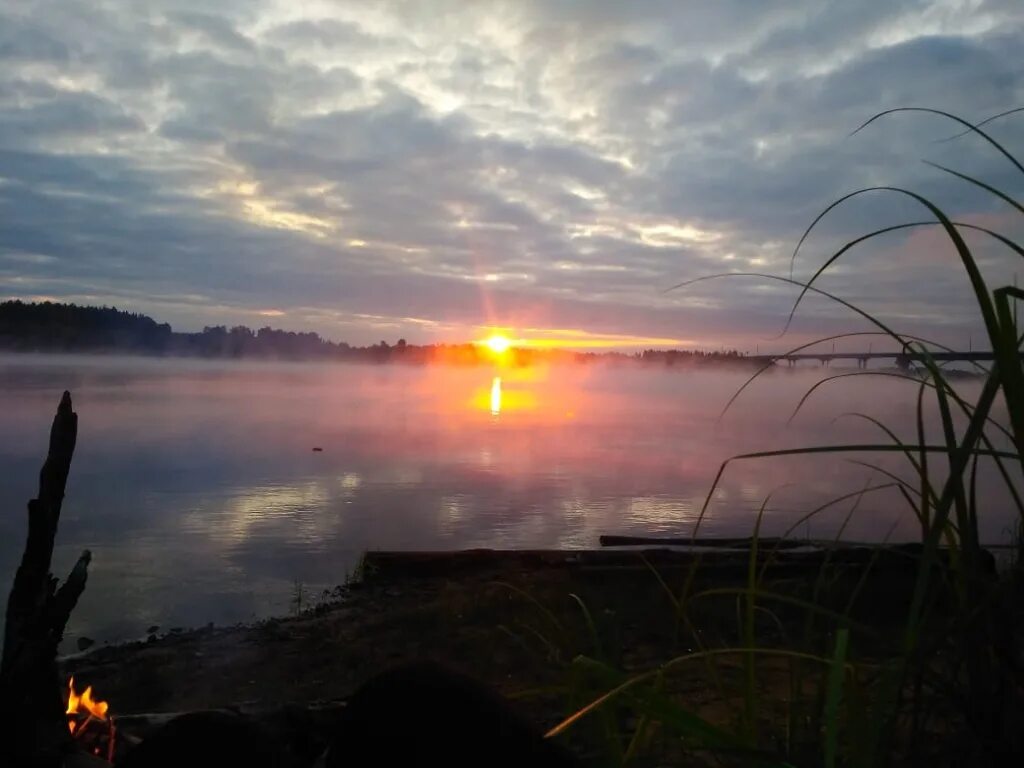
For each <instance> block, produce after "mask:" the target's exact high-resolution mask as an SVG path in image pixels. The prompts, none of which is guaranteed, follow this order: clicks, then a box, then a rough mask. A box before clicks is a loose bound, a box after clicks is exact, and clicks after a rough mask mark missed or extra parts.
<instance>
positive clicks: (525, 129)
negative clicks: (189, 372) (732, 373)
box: [0, 0, 1024, 350]
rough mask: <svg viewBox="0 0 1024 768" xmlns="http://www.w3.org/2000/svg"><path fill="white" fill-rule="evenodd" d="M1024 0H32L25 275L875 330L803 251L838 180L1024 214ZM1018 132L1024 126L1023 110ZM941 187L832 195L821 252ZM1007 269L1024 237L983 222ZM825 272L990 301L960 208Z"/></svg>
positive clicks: (637, 324) (189, 306)
mask: <svg viewBox="0 0 1024 768" xmlns="http://www.w3.org/2000/svg"><path fill="white" fill-rule="evenodd" d="M1021 39H1024V3H1021V2H1020V1H1019V0H950V1H948V2H913V1H911V2H895V1H894V0H857V1H856V2H851V1H850V0H843V1H839V0H837V1H836V2H826V1H824V0H777V1H776V0H757V1H756V2H755V1H754V0H751V1H750V2H743V1H742V0H719V1H718V2H693V3H684V2H676V1H675V0H665V1H663V2H620V1H619V0H594V1H593V2H570V1H569V0H546V1H543V2H541V1H539V0H538V2H530V1H529V0H511V1H510V2H507V3H498V2H494V3H492V2H484V1H483V0H481V1H480V2H465V0H453V1H452V2H445V1H444V0H438V1H437V2H393V3H389V2H369V1H368V2H330V1H328V0H313V1H312V2H303V3H293V2H283V0H282V1H280V2H272V1H268V0H221V2H218V3H211V2H208V0H202V1H200V0H151V1H150V2H136V1H135V0H89V1H88V2H79V1H78V0H54V1H53V2H48V1H46V0H40V1H38V2H37V1H35V0H28V1H26V0H6V1H5V2H4V3H3V4H2V6H0V297H19V298H24V299H31V298H42V297H48V298H53V299H59V300H73V301H77V302H82V303H90V304H111V305H116V306H118V307H120V308H128V309H133V310H139V311H143V312H146V313H149V314H151V315H153V316H155V317H156V318H158V319H160V320H166V321H169V322H171V323H172V324H173V325H174V326H175V327H176V328H178V329H184V330H190V329H197V328H200V327H202V326H203V325H206V324H214V323H226V324H236V323H244V324H247V325H250V326H259V325H267V324H269V325H273V326H275V327H284V328H290V329H313V330H318V331H320V332H321V333H322V334H324V335H325V336H328V337H330V338H334V339H345V340H349V341H352V342H359V343H363V342H375V341H377V340H380V339H387V340H389V341H394V340H395V339H397V338H399V337H400V336H403V337H405V338H407V339H409V341H410V342H430V341H438V340H447V341H461V340H466V339H472V338H476V337H478V336H479V335H480V334H481V333H482V330H481V329H482V328H483V327H484V326H500V327H510V328H512V329H514V330H515V333H516V334H518V335H522V336H535V337H557V338H563V339H575V340H579V342H580V343H581V344H582V343H586V342H590V341H593V340H594V339H595V338H596V339H603V340H604V341H602V342H600V343H609V344H610V343H613V342H617V341H621V342H629V341H637V342H638V343H647V342H650V343H654V342H655V341H660V342H663V343H664V344H668V343H674V344H685V345H693V346H703V347H718V346H738V347H740V348H742V349H750V350H753V349H755V346H759V347H760V348H761V349H762V350H764V349H766V348H777V347H778V346H779V345H780V344H781V345H786V344H788V343H790V342H792V343H796V342H798V341H800V340H802V339H803V338H806V337H807V335H808V334H813V333H822V334H824V333H836V332H843V331H846V330H851V331H852V330H860V329H863V327H864V326H863V323H861V322H858V321H857V320H856V318H854V317H851V315H850V314H849V313H848V312H846V311H845V310H842V309H839V308H836V307H835V306H833V305H829V304H828V303H827V302H824V301H811V302H808V304H807V305H806V307H805V308H804V309H803V310H802V312H801V315H800V318H801V319H800V320H799V322H798V324H797V326H796V327H795V329H794V331H793V332H792V333H791V334H790V336H789V337H787V339H786V340H784V341H783V342H779V341H769V340H768V339H769V337H772V336H774V335H775V334H776V333H777V332H778V330H779V329H780V328H781V324H782V322H783V320H784V318H785V315H786V313H787V311H788V308H789V305H790V302H791V301H792V298H793V292H792V290H791V289H790V288H788V287H786V286H784V285H782V284H778V283H774V284H773V283H771V282H767V281H764V280H757V279H749V278H740V277H737V278H728V279H724V280H720V281H712V282H708V283H702V284H700V285H697V286H693V287H691V288H688V289H686V290H681V291H673V292H665V290H664V289H666V288H667V287H669V286H671V285H673V284H674V283H678V282H680V281H683V280H687V279H689V278H694V277H698V276H701V275H709V274H714V273H720V272H767V273H771V274H776V275H788V274H789V258H790V254H791V252H792V249H793V246H794V245H795V243H796V241H797V239H798V238H799V236H800V234H801V232H802V230H803V228H804V227H805V226H806V225H807V224H808V223H809V222H810V221H811V220H812V219H813V217H814V216H815V214H816V213H817V212H818V211H819V210H821V209H822V208H823V207H824V206H825V205H827V204H828V203H829V202H830V201H831V200H832V199H834V198H835V197H837V196H839V195H842V194H843V193H845V192H848V191H851V190H854V189H856V188H858V187H861V186H865V185H874V184H892V185H897V186H908V187H911V188H913V189H915V190H918V191H920V192H921V193H923V194H926V195H928V196H930V197H933V198H934V199H935V200H936V201H938V202H940V203H941V204H942V205H944V206H948V208H949V210H950V213H951V214H955V216H956V218H958V219H959V220H963V221H967V222H973V223H976V224H982V225H985V226H991V227H996V228H999V229H1001V230H1002V231H1004V232H1006V233H1008V234H1020V225H1019V223H1018V221H1019V219H1020V218H1021V217H1020V216H1019V214H1018V215H1017V216H1016V218H1015V217H1013V216H1012V215H1011V213H1010V209H1009V208H1008V206H1006V204H1005V203H1002V202H1000V201H999V200H997V199H994V198H992V197H991V196H986V195H985V194H984V193H982V192H979V191H977V190H972V189H971V188H969V187H968V186H966V185H964V184H963V183H962V182H960V181H957V180H956V179H953V178H951V177H948V176H945V175H944V174H942V173H941V172H939V171H936V170H934V169H933V168H931V167H929V166H927V165H925V164H924V163H922V162H921V161H922V160H924V159H927V160H933V161H935V162H939V163H943V164H947V165H950V166H953V167H955V168H958V169H961V170H964V171H966V172H969V173H972V174H975V175H978V176H981V177H984V178H985V179H986V180H988V181H990V182H991V183H994V184H997V185H1001V186H1002V187H1003V188H1004V189H1006V190H1007V191H1009V192H1012V193H1017V194H1019V193H1021V192H1022V190H1024V177H1022V175H1021V174H1020V173H1019V172H1015V171H1014V169H1013V168H1012V166H1010V165H1009V163H1007V162H1006V161H1005V159H1003V158H1001V157H1000V156H999V154H998V153H997V152H995V151H994V150H993V149H992V148H991V147H989V146H987V145H985V144H984V142H982V141H979V140H978V139H977V137H972V136H967V137H963V138H960V139H957V140H955V141H941V140H942V139H945V138H947V137H949V136H951V135H952V134H955V133H956V132H957V131H956V129H955V126H953V125H951V124H950V123H947V122H944V121H943V120H941V119H938V118H935V117H931V116H928V115H922V114H900V115H895V116H893V117H891V118H888V119H887V120H884V121H880V122H878V123H876V124H874V125H872V126H870V127H869V129H867V130H865V131H864V132H862V133H858V134H857V135H854V136H850V135H849V134H850V132H851V131H852V130H853V129H854V128H856V127H857V125H858V124H860V123H861V122H862V121H863V120H865V119H867V118H868V117H870V116H871V115H872V114H874V113H875V112H877V111H879V110H883V109H886V108H890V107H897V106H928V107H936V108H940V109H944V110H950V111H953V112H956V113H958V114H960V115H962V116H963V117H965V118H967V119H969V120H974V121H977V120H981V119H983V118H985V117H988V116H990V115H992V114H995V113H998V112H1001V111H1004V110H1006V109H1010V108H1013V107H1019V106H1024V57H1022V56H1021V55H1020V41H1021ZM987 128H989V129H990V130H991V133H992V135H993V136H994V137H996V138H997V139H999V140H1000V141H1003V142H1005V143H1006V146H1007V148H1009V149H1010V150H1011V151H1015V152H1018V153H1020V154H1022V155H1024V117H1022V116H1015V117H1007V118H1005V119H1002V120H999V121H996V122H994V123H992V124H991V125H990V126H987ZM926 218H928V217H927V215H924V214H923V212H922V211H921V210H920V209H918V208H915V207H914V205H913V204H912V203H910V202H909V201H905V200H901V199H899V198H897V197H896V196H892V195H889V196H885V195H873V196H865V197H864V198H860V199H858V200H856V201H854V202H852V203H851V204H850V205H848V206H846V207H844V208H842V209H840V210H839V211H837V212H836V214H835V215H833V216H831V217H829V218H828V219H826V221H825V222H824V223H823V225H822V228H821V230H820V232H818V233H816V234H815V235H814V236H812V238H811V240H810V241H809V243H808V245H807V247H806V250H805V252H803V253H802V255H801V257H800V258H799V259H798V261H797V264H796V275H797V276H798V277H800V276H803V277H806V276H808V275H809V274H811V273H812V272H813V270H814V269H815V267H816V266H817V265H818V264H820V263H821V261H822V260H823V259H824V258H825V257H826V256H827V254H828V249H829V248H830V247H835V246H836V244H839V243H842V242H843V241H844V239H848V238H850V237H853V236H856V235H857V234H861V233H863V232H865V231H869V230H870V229H871V228H876V227H880V226H885V225H888V224H894V223H898V222H900V221H913V220H921V219H926ZM972 244H977V246H978V248H979V253H980V254H981V255H982V257H983V258H984V261H985V268H986V271H987V273H988V274H989V275H990V277H991V279H992V280H1000V281H1008V280H1012V279H1013V275H1014V270H1015V267H1016V265H1015V264H1014V262H1013V261H1011V260H1010V259H1009V257H1007V256H1006V254H1005V253H1003V252H1000V251H999V250H998V249H997V248H995V247H992V246H991V245H990V244H988V243H986V242H985V241H984V240H980V239H972ZM821 285H822V287H823V288H826V289H828V290H830V291H834V292H836V293H839V294H841V295H843V296H844V297H845V298H847V299H849V300H851V301H854V302H857V303H859V304H862V305H863V306H864V307H865V308H867V309H870V310H872V311H874V312H877V313H879V314H880V315H881V316H883V317H884V318H886V319H888V320H890V321H891V322H893V323H895V324H896V325H897V326H898V327H899V328H901V329H903V330H906V331H908V332H918V333H923V334H924V335H927V336H931V337H935V338H938V339H940V340H944V341H948V342H951V343H954V344H957V345H958V346H959V345H965V344H966V343H967V339H968V337H969V335H970V334H971V333H972V331H973V332H974V333H975V334H976V335H975V338H977V337H978V336H977V331H976V329H977V327H978V323H977V321H976V318H975V312H974V310H973V309H972V306H971V302H970V296H969V294H968V292H967V283H966V279H965V278H964V276H963V274H962V273H961V271H960V270H958V268H957V264H956V258H955V255H954V254H953V252H952V251H951V249H950V247H949V246H948V244H947V243H946V242H945V241H944V240H943V239H942V238H941V237H940V236H939V235H938V234H937V233H934V232H933V231H930V230H919V231H915V232H914V233H913V234H909V235H908V234H906V233H905V232H903V233H894V234H892V235H889V236H887V237H886V238H884V239H879V240H878V241H876V242H875V243H874V244H873V245H871V246H870V247H865V248H861V249H858V250H857V251H856V252H854V253H853V254H851V255H850V257H849V258H848V259H847V260H846V261H844V262H843V264H842V265H841V266H840V268H838V269H836V270H835V271H834V272H832V273H830V274H829V275H828V276H827V278H826V279H824V280H823V282H822V284H821Z"/></svg>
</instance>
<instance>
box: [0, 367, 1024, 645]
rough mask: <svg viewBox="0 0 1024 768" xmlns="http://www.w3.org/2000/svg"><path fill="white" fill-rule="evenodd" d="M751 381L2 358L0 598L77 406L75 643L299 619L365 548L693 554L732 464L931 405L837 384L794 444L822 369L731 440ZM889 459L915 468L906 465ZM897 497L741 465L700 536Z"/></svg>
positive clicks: (803, 376)
mask: <svg viewBox="0 0 1024 768" xmlns="http://www.w3.org/2000/svg"><path fill="white" fill-rule="evenodd" d="M499 374H500V382H498V381H496V380H495V378H496V376H498V375H499ZM746 376H747V373H745V372H743V371H731V372H722V371H710V370H695V371H681V370H677V369H676V370H661V369H656V370H651V369H639V368H627V369H621V368H620V369H613V368H604V367H598V366H595V367H567V368H552V369H544V370H531V371H521V372H509V371H496V370H495V371H491V370H488V369H483V368H476V369H466V370H462V369H452V368H439V367H431V368H410V367H403V366H397V365H392V366H379V367H371V366H358V365H312V364H310V365H305V364H267V363H252V362H219V361H218V362H205V361H202V362H201V361H186V360H139V359H121V358H100V357H91V358H90V357H35V356H10V357H0V585H3V591H4V594H6V589H7V585H8V584H9V583H10V579H11V577H12V575H13V570H14V567H15V565H16V562H17V559H18V557H20V553H21V547H22V543H23V537H24V532H25V515H24V512H23V510H24V508H25V502H26V500H27V499H29V498H30V497H32V496H34V495H35V492H36V482H37V475H38V470H39V466H40V463H41V460H42V458H43V456H44V454H45V450H46V440H47V433H48V429H49V424H50V421H51V419H52V417H53V412H54V409H55V407H56V404H57V402H58V400H59V396H60V392H61V391H62V390H63V389H65V388H68V389H71V390H72V393H73V396H74V399H75V409H76V410H77V411H78V414H79V439H78V449H77V453H76V456H75V462H74V465H73V467H72V472H71V478H70V481H69V486H68V497H67V500H66V501H65V505H64V513H63V516H62V519H61V527H60V533H59V536H58V546H57V552H56V556H55V568H56V569H57V573H59V574H60V575H62V576H63V574H64V573H66V571H67V569H68V568H70V566H71V564H72V563H73V562H74V559H75V558H76V557H77V555H78V553H79V552H80V551H81V549H82V548H85V547H88V548H89V549H91V550H92V551H93V555H94V559H93V565H92V568H91V571H90V580H89V586H88V588H87V590H86V592H85V595H84V597H83V599H82V601H81V603H80V604H79V608H78V610H77V611H76V613H75V615H74V616H73V617H72V626H70V627H69V633H68V635H69V637H68V640H69V642H73V641H74V639H75V638H76V637H77V636H80V635H88V636H90V637H94V638H97V639H101V640H113V639H123V638H131V637H138V636H140V635H143V634H144V633H145V630H146V628H147V627H149V626H150V625H159V626H160V627H162V628H163V629H169V628H171V627H175V626H194V625H198V624H204V623H206V622H211V621H212V622H216V623H228V622H235V621H244V620H249V619H252V618H256V617H261V616H266V615H270V614H279V613H284V612H287V611H288V610H289V607H290V601H291V599H292V597H293V594H294V592H295V588H296V584H298V583H301V584H302V585H303V589H304V590H305V591H306V592H307V593H308V594H316V593H318V592H319V591H320V590H322V589H324V588H326V587H330V586H333V585H335V584H338V583H339V582H341V581H343V580H344V578H345V575H346V573H347V572H348V571H350V570H351V569H352V568H353V566H354V565H355V563H356V562H357V559H358V556H359V554H360V553H361V552H363V551H365V550H368V549H459V548H466V547H495V548H515V547H593V546H596V545H597V538H598V536H599V535H600V534H604V533H633V534H654V535H658V534H679V535H685V534H688V533H689V532H690V531H691V530H692V526H693V523H694V521H695V519H696V517H697V514H698V513H699V511H700V508H701V505H702V504H703V502H704V499H705V496H706V494H707V492H708V489H709V487H710V485H711V482H712V480H713V478H714V475H715V472H716V471H717V469H718V467H719V465H720V463H721V462H722V461H723V460H724V459H726V458H727V457H729V456H730V455H733V454H736V453H741V452H749V451H755V450H763V449H770V448H779V447H792V446H797V445H805V444H824V443H830V442H835V441H844V442H849V441H853V442H879V441H880V438H881V436H880V435H879V433H878V432H877V430H876V428H874V427H872V426H871V425H869V424H868V423H867V422H865V421H863V420H860V419H858V418H856V417H852V416H846V417H842V416H841V414H843V413H845V412H852V411H862V412H866V413H870V414H872V415H873V416H876V417H879V418H882V419H884V420H886V421H887V423H888V424H890V425H891V426H892V427H893V428H894V429H896V430H897V431H899V432H901V433H902V434H904V435H905V436H906V437H907V438H908V439H912V435H913V423H912V421H913V413H914V403H915V399H916V391H915V388H914V387H913V386H912V385H907V384H905V383H902V382H899V381H893V380H885V379H879V378H875V379H864V378H852V379H845V380H841V381H837V382H833V383H830V384H828V385H826V386H825V387H823V388H822V389H821V390H819V392H818V393H817V394H816V395H815V396H814V397H813V398H812V399H811V400H810V401H809V404H808V406H807V408H806V410H805V411H803V412H801V414H800V415H799V416H798V417H797V419H796V420H795V421H794V422H793V423H792V424H789V425H787V423H786V422H787V418H788V416H789V414H790V412H791V411H792V409H793V407H794V406H795V405H796V403H797V401H798V400H799V398H800V395H801V394H802V393H803V392H804V391H805V390H806V388H807V387H808V386H810V385H811V384H812V383H813V382H814V381H817V380H818V379H820V378H821V376H822V372H821V370H820V369H814V370H803V371H796V372H789V371H778V372H774V373H772V374H771V375H768V376H765V377H763V378H762V379H761V380H760V381H759V382H758V383H757V384H756V385H755V386H754V387H753V388H752V389H750V390H749V391H748V393H747V394H745V395H744V396H743V397H742V398H741V399H740V400H739V401H738V403H737V405H736V406H735V408H734V410H731V411H730V412H729V413H728V414H727V415H726V416H725V417H724V419H722V420H721V421H719V420H717V416H718V414H719V412H720V411H721V409H722V407H723V405H724V404H725V402H726V401H727V399H728V398H729V396H730V395H731V394H732V393H733V392H734V391H735V390H736V389H737V388H738V387H739V386H740V385H741V384H742V382H743V381H744V379H745V378H746ZM975 389H976V386H975V385H973V384H968V385H965V386H964V392H965V393H966V394H973V391H974V390H975ZM836 417H839V418H838V419H837V418H836ZM314 446H316V447H321V448H322V449H323V450H322V452H314V451H313V450H312V448H313V447H314ZM879 461H880V463H882V464H884V465H885V466H886V467H889V468H891V469H894V470H898V471H903V470H904V469H905V467H904V465H902V464H901V463H900V462H899V460H898V457H896V456H888V457H882V458H881V459H880V460H879ZM983 480H984V482H983V483H982V488H983V493H984V498H985V499H986V511H987V517H986V519H985V520H984V521H983V528H984V535H985V537H986V538H987V539H988V540H995V539H1001V538H1005V536H1006V530H1007V528H1008V526H1009V524H1010V520H1011V517H1010V515H1009V511H1008V506H1007V503H1006V498H1005V496H1004V494H1003V493H1002V492H1001V491H1000V490H999V489H998V487H997V483H996V482H995V481H994V473H991V472H985V473H984V474H983ZM882 482H884V480H883V479H881V478H880V476H879V475H877V474H873V473H872V471H871V470H868V469H866V468H864V467H862V466H858V465H855V464H852V463H851V462H849V461H847V460H845V459H844V458H843V457H840V456H830V457H826V458H821V459H815V460H809V459H807V458H800V457H798V458H789V459H772V460H759V461H747V462H740V463H737V464H735V465H734V466H733V467H732V468H731V469H730V470H729V471H728V472H727V473H726V475H725V479H724V481H723V483H722V484H721V486H720V488H719V490H718V491H717V492H716V493H715V497H714V499H713V501H712V504H711V507H710V514H709V516H708V517H707V519H706V520H705V521H704V523H702V530H703V531H704V532H705V533H707V534H708V535H749V534H750V532H751V530H752V526H753V523H754V519H755V517H756V515H757V511H758V509H759V508H760V507H761V505H762V503H763V502H764V500H765V498H766V497H768V496H769V494H770V495H771V500H770V502H769V503H768V506H767V508H766V512H765V521H764V523H763V525H762V530H763V532H764V533H766V534H768V535H770V534H776V533H781V532H783V531H784V530H785V529H786V528H787V527H788V526H789V525H791V524H792V523H793V521H794V520H795V519H797V518H798V517H799V516H800V514H801V513H803V512H805V511H807V510H809V509H812V508H813V507H814V506H816V505H817V504H820V503H822V502H824V501H826V500H827V499H829V498H831V497H833V496H836V495H838V494H841V493H844V492H849V491H855V490H859V489H860V488H862V487H864V486H865V485H866V484H879V483H882ZM849 512H850V504H849V503H845V504H841V505H837V506H836V507H835V508H834V509H832V510H830V511H829V512H828V513H827V514H824V515H822V516H820V517H818V518H816V519H815V520H814V522H813V523H811V524H810V525H806V526H801V527H800V529H799V534H800V535H808V534H809V535H812V536H815V537H825V536H831V535H834V534H835V533H836V531H838V529H839V526H840V524H841V522H842V520H843V519H844V518H845V517H847V515H848V513H849ZM913 531H914V529H913V526H912V525H911V518H910V514H909V512H908V510H907V509H906V507H905V505H904V503H903V502H902V501H901V499H900V497H899V496H898V495H897V494H896V493H894V492H893V491H891V490H889V491H881V492H876V493H871V494H869V495H867V496H865V497H863V499H862V501H861V503H860V505H859V507H858V508H857V509H856V510H855V511H854V513H853V515H852V516H851V517H850V520H849V522H848V524H847V527H846V529H845V531H844V536H846V537H847V538H850V539H857V540H882V539H884V538H886V537H890V538H907V537H911V536H913Z"/></svg>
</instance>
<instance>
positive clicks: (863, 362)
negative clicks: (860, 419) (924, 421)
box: [747, 352, 1024, 368]
mask: <svg viewBox="0 0 1024 768" xmlns="http://www.w3.org/2000/svg"><path fill="white" fill-rule="evenodd" d="M1022 357H1024V354H1022ZM931 358H932V360H934V361H935V362H937V363H948V362H965V363H991V362H993V361H994V360H995V354H994V353H992V352H932V353H931ZM924 359H925V357H924V355H923V354H921V353H920V352H798V353H795V354H792V355H747V360H754V361H756V362H759V363H762V364H763V365H769V364H772V363H778V362H782V361H785V362H786V363H787V364H789V366H790V367H792V366H795V365H796V364H797V363H798V362H800V361H801V360H816V361H818V362H819V363H821V364H822V365H829V364H831V363H832V361H833V360H855V361H857V367H858V368H867V366H868V361H869V360H892V361H893V362H895V363H896V365H897V366H898V367H900V368H909V367H910V365H911V363H915V362H923V361H924Z"/></svg>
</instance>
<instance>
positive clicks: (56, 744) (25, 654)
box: [0, 392, 91, 767]
mask: <svg viewBox="0 0 1024 768" xmlns="http://www.w3.org/2000/svg"><path fill="white" fill-rule="evenodd" d="M77 437H78V414H76V413H75V412H74V411H73V410H72V409H71V395H70V393H68V392H65V393H64V396H63V397H62V398H61V401H60V405H59V406H58V407H57V415H56V416H55V417H54V419H53V427H52V428H51V429H50V447H49V452H48V453H47V456H46V461H45V463H44V464H43V468H42V470H41V471H40V473H39V495H38V497H37V498H35V499H32V500H31V501H29V503H28V537H27V539H26V541H25V551H24V553H23V554H22V556H21V564H20V565H19V566H18V571H17V573H16V574H15V577H14V586H13V587H12V588H11V593H10V596H9V597H8V599H7V614H6V625H5V627H4V648H3V657H2V659H0V765H12V766H33V767H34V766H40V767H43V766H58V765H60V764H61V762H62V755H63V753H64V752H65V751H66V750H67V748H68V746H69V742H70V735H69V733H68V727H67V722H66V720H65V716H64V702H63V699H62V696H61V694H62V691H63V688H64V686H63V684H62V681H61V680H60V677H59V674H58V671H57V646H58V645H59V644H60V641H61V638H62V637H63V635H64V627H65V626H66V624H67V622H68V617H69V616H70V615H71V611H72V610H73V609H74V607H75V604H76V603H77V602H78V598H79V596H81V594H82V591H83V590H84V589H85V581H86V576H87V572H88V566H89V560H90V557H91V556H90V554H89V551H88V550H86V551H84V552H83V553H82V556H81V557H79V559H78V562H77V563H76V564H75V567H74V568H73V569H72V570H71V573H70V575H69V576H68V578H67V580H66V581H65V582H64V583H63V584H62V585H61V586H60V587H59V588H58V586H57V579H56V578H54V577H53V575H52V574H51V573H50V564H51V559H52V558H53V543H54V539H55V537H56V535H57V524H58V522H59V521H60V509H61V503H62V502H63V501H64V489H65V487H66V485H67V480H68V472H69V471H70V469H71V458H72V456H73V455H74V452H75V441H76V439H77Z"/></svg>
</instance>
